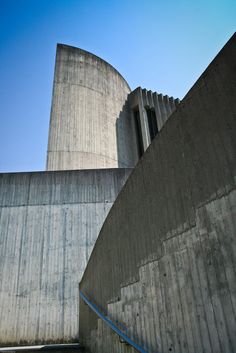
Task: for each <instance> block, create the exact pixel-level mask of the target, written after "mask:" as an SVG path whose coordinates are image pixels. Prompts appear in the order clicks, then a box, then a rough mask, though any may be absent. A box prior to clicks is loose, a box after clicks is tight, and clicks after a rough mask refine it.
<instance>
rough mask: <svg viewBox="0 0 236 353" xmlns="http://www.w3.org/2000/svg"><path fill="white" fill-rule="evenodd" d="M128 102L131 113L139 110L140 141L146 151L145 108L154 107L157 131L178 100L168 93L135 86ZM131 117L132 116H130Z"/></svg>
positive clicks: (147, 137) (148, 138) (148, 141)
mask: <svg viewBox="0 0 236 353" xmlns="http://www.w3.org/2000/svg"><path fill="white" fill-rule="evenodd" d="M128 102H129V107H130V110H131V112H132V113H133V111H134V110H135V109H138V110H139V113H140V127H141V134H142V142H143V147H144V151H146V149H147V148H148V146H149V145H150V143H151V137H150V131H149V126H148V118H147V112H146V108H147V107H148V108H153V109H154V111H155V114H156V120H157V127H158V131H160V130H161V128H162V127H163V125H164V124H165V123H166V121H167V119H168V118H169V117H170V116H171V114H172V113H173V112H174V111H175V109H176V107H177V106H178V105H179V103H180V100H179V99H178V98H176V99H175V98H173V97H169V96H168V95H164V96H163V95H162V94H158V93H157V92H152V91H151V90H149V91H148V90H146V89H145V88H144V89H142V88H141V87H137V88H136V89H135V90H134V91H132V92H131V93H130V94H129V96H128ZM132 113H131V114H132ZM132 118H134V117H133V116H132Z"/></svg>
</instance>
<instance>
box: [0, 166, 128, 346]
mask: <svg viewBox="0 0 236 353" xmlns="http://www.w3.org/2000/svg"><path fill="white" fill-rule="evenodd" d="M129 173H130V170H129V169H103V170H83V171H65V172H37V173H12V174H0V318H1V319H0V345H1V346H3V345H5V346H6V345H18V344H38V343H42V344H45V343H58V342H64V343H65V342H67V341H68V342H71V341H72V342H73V341H75V340H78V314H79V306H78V283H79V281H80V278H81V276H82V274H83V271H84V268H85V266H86V263H87V261H88V258H89V256H90V253H91V250H92V248H93V245H94V242H95V240H96V238H97V235H98V233H99V231H100V228H101V226H102V224H103V222H104V219H105V218H106V216H107V214H108V212H109V210H110V208H111V205H112V204H113V202H114V200H115V199H116V197H117V194H118V193H119V191H120V190H121V188H122V187H123V185H124V183H125V181H126V179H127V177H128V175H129Z"/></svg>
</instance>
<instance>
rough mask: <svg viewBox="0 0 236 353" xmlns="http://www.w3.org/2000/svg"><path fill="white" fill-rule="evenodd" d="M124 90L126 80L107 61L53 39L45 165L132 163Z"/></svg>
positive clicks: (72, 166) (49, 167) (131, 135)
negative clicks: (54, 52) (51, 84)
mask: <svg viewBox="0 0 236 353" xmlns="http://www.w3.org/2000/svg"><path fill="white" fill-rule="evenodd" d="M129 92H130V88H129V86H128V84H127V82H126V81H125V80H124V78H123V77H122V76H121V75H120V74H119V73H118V72H117V71H116V70H115V69H114V68H113V67H112V66H111V65H110V64H108V63H107V62H105V61H104V60H102V59H101V58H99V57H97V56H95V55H93V54H91V53H88V52H86V51H84V50H82V49H79V48H74V47H70V46H67V45H62V44H59V45H58V46H57V55H56V67H55V75H54V84H53V97H52V108H51V120H50V131H49V141H48V156H47V170H66V169H67V170H68V169H69V170H70V169H91V168H115V167H118V166H119V167H133V166H134V164H135V163H136V162H137V152H136V150H135V148H133V146H134V145H135V136H134V129H133V128H132V120H131V119H130V118H129V111H128V106H127V104H126V100H127V96H128V93H129ZM117 136H119V139H120V141H119V145H120V150H119V155H118V151H117Z"/></svg>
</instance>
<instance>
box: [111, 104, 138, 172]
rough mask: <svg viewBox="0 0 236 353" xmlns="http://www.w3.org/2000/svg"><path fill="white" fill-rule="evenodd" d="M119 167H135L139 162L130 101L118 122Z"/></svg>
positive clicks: (125, 105)
mask: <svg viewBox="0 0 236 353" xmlns="http://www.w3.org/2000/svg"><path fill="white" fill-rule="evenodd" d="M116 140H117V158H118V167H119V168H124V167H129V168H130V167H134V166H135V164H136V163H137V161H138V151H137V143H136V138H135V127H134V122H133V119H132V114H131V109H130V107H129V103H128V100H126V101H125V104H124V105H123V107H122V110H121V111H120V114H119V117H118V118H117V120H116Z"/></svg>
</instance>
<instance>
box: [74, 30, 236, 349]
mask: <svg viewBox="0 0 236 353" xmlns="http://www.w3.org/2000/svg"><path fill="white" fill-rule="evenodd" d="M235 82H236V35H234V36H233V37H232V38H231V40H230V41H229V42H228V43H227V45H226V46H225V47H224V48H223V49H222V51H221V52H220V53H219V54H218V56H217V57H216V58H215V59H214V61H213V62H212V63H211V64H210V66H209V67H208V68H207V70H206V71H205V72H204V73H203V75H202V76H201V77H200V79H199V80H198V81H197V83H196V84H195V85H194V86H193V88H192V89H191V90H190V91H189V93H188V94H187V95H186V97H185V98H184V99H183V101H182V102H181V103H180V105H179V106H178V108H177V110H176V111H175V112H174V113H173V114H172V116H171V117H170V118H169V119H168V121H167V122H166V124H165V126H164V127H163V128H162V130H161V131H160V133H159V134H158V136H157V137H156V138H155V139H154V141H153V143H152V144H151V145H150V147H149V148H148V149H147V151H146V153H145V154H144V156H143V158H141V160H140V161H139V163H138V165H137V166H136V168H135V169H134V170H133V172H132V174H131V176H130V178H129V179H128V181H127V183H126V185H125V187H124V188H123V190H122V191H121V193H120V194H119V196H118V198H117V200H116V201H115V203H114V205H113V207H112V209H111V211H110V213H109V216H108V217H107V219H106V221H105V223H104V225H103V228H102V230H101V232H100V235H99V237H98V240H97V242H96V245H95V247H94V249H93V252H92V255H91V257H90V260H89V263H88V265H87V267H86V270H85V273H84V276H83V278H82V281H81V283H80V288H81V290H82V291H83V292H84V293H85V294H86V295H87V296H88V297H89V298H90V299H91V300H92V301H93V302H94V303H95V304H97V306H98V307H99V308H100V309H101V310H104V312H108V315H109V316H110V317H112V318H113V320H114V321H116V320H118V321H119V322H121V323H122V324H123V325H124V326H126V327H127V330H128V335H130V336H131V337H132V338H133V339H134V340H135V341H136V342H137V343H139V344H140V345H142V346H143V347H144V348H145V349H146V350H147V351H148V352H150V353H154V352H155V353H156V352H162V353H167V352H176V353H185V352H186V353H187V352H188V353H190V352H191V353H192V352H195V353H200V352H201V353H202V352H205V353H216V352H217V353H232V352H236V321H235V320H236V319H235V318H236V271H235V268H236V135H235V131H236V99H235V97H236V85H235ZM80 341H82V342H83V343H84V344H85V345H86V346H87V348H88V350H89V351H91V352H93V353H96V352H103V353H117V352H119V353H120V352H131V351H132V350H131V349H130V347H127V346H126V345H125V344H122V343H121V342H120V341H119V339H118V338H117V336H116V335H114V334H113V333H111V331H110V330H109V329H107V328H105V327H104V325H103V323H102V322H101V321H100V320H98V319H97V317H96V315H95V314H93V313H92V312H91V310H90V309H89V308H88V306H86V305H84V303H83V302H81V307H80Z"/></svg>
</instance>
